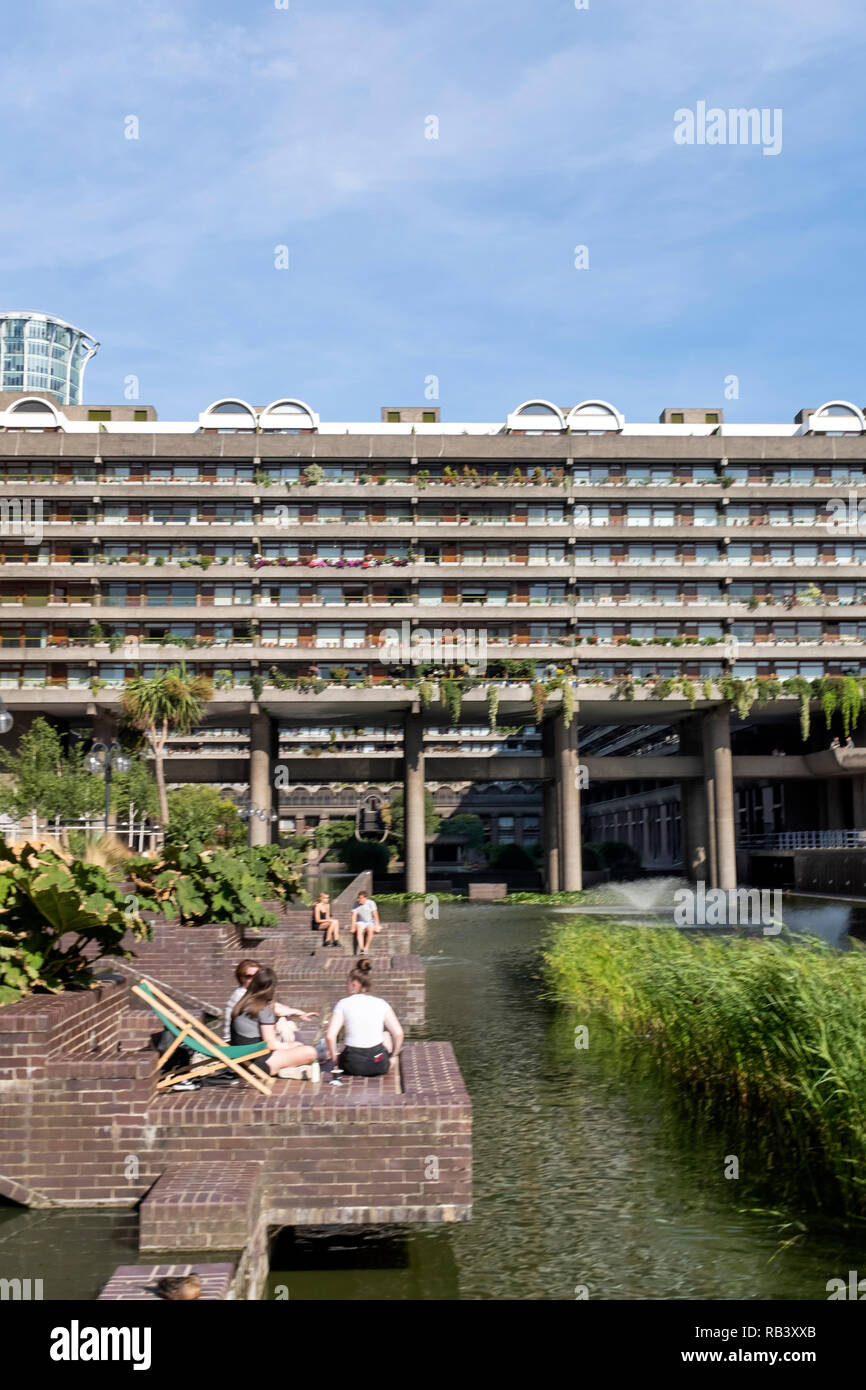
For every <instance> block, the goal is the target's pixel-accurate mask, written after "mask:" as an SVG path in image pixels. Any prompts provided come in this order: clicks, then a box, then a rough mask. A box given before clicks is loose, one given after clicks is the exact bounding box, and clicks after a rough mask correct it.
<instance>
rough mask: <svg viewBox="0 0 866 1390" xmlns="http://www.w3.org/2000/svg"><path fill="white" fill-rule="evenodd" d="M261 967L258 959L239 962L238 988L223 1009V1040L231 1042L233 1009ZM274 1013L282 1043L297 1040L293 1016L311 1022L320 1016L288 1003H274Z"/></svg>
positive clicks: (233, 991) (236, 973)
mask: <svg viewBox="0 0 866 1390" xmlns="http://www.w3.org/2000/svg"><path fill="white" fill-rule="evenodd" d="M260 969H261V966H260V965H259V962H258V961H257V960H249V959H247V960H242V961H239V962H238V965H237V968H236V970H235V979H236V980H237V982H238V987H237V989H233V990H232V992H231V994H230V995H229V998H228V1003H227V1004H226V1006H225V1009H224V1010H223V1042H231V1035H232V1010H233V1008H234V1006H235V1004H236V1003H237V1002H238V1000H239V999H243V997H244V995H245V994H246V992H247V989H248V988H249V986H250V983H251V982H252V981H253V980H254V979H255V977H256V975H257V973H258V971H259V970H260ZM274 1013H275V1014H276V1016H277V1037H278V1038H279V1040H280V1042H282V1043H292V1042H294V1041H295V1032H296V1029H295V1025H294V1023H292V1022H291V1020H292V1019H293V1018H299V1019H301V1020H302V1022H304V1023H309V1021H310V1019H311V1018H318V1017H319V1015H318V1014H317V1013H311V1014H307V1013H304V1011H303V1009H290V1008H289V1006H288V1004H277V1003H275V1004H274Z"/></svg>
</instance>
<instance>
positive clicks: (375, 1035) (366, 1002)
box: [325, 959, 403, 1076]
mask: <svg viewBox="0 0 866 1390" xmlns="http://www.w3.org/2000/svg"><path fill="white" fill-rule="evenodd" d="M372 975H373V967H372V965H371V964H370V962H369V960H366V959H365V960H359V961H358V964H357V965H356V966H355V968H354V969H353V970H351V971H350V972H349V993H348V994H347V995H346V997H345V999H341V1000H340V1001H339V1003H338V1004H337V1005H336V1006H335V1008H334V1012H333V1013H332V1014H331V1021H330V1023H329V1024H328V1031H327V1033H326V1034H325V1044H326V1046H327V1049H328V1056H329V1057H330V1059H331V1061H332V1062H338V1061H339V1065H340V1066H341V1067H342V1068H343V1071H344V1072H345V1073H346V1075H347V1076H382V1075H384V1073H385V1072H386V1071H389V1070H390V1068H391V1066H392V1064H393V1063H394V1062H396V1060H397V1058H398V1057H399V1055H400V1048H401V1047H402V1046H403V1029H402V1028H401V1027H400V1023H399V1020H398V1018H397V1015H396V1014H395V1013H394V1010H393V1009H392V1008H391V1005H390V1004H388V1003H386V1002H385V1000H384V999H379V998H377V996H376V995H375V994H371V993H370V986H371V985H372V983H373V979H372ZM341 1029H344V1030H345V1036H344V1038H343V1050H342V1052H340V1054H339V1059H338V1054H337V1038H338V1037H339V1035H340V1031H341Z"/></svg>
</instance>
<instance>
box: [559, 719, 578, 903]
mask: <svg viewBox="0 0 866 1390" xmlns="http://www.w3.org/2000/svg"><path fill="white" fill-rule="evenodd" d="M553 761H554V767H555V771H556V799H557V802H558V805H559V877H560V887H561V889H562V891H563V892H566V893H576V892H579V891H580V889H581V888H582V887H583V867H582V856H581V843H580V841H581V834H580V789H579V786H578V777H579V775H580V765H579V763H578V757H577V720H576V719H572V721H571V725H570V726H569V728H567V729H566V727H565V719H564V717H563V716H562V715H561V714H557V715H555V716H554V720H553Z"/></svg>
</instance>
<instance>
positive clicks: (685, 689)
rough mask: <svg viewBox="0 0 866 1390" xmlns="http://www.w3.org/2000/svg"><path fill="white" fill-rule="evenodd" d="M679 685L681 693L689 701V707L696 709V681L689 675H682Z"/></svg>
mask: <svg viewBox="0 0 866 1390" xmlns="http://www.w3.org/2000/svg"><path fill="white" fill-rule="evenodd" d="M679 687H680V694H681V695H682V696H683V697H684V698H685V699H686V700H688V702H689V709H694V707H695V704H696V703H697V691H696V689H695V683H694V681H693V680H690V679H689V677H688V676H680V678H679Z"/></svg>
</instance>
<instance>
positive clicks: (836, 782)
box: [824, 777, 845, 830]
mask: <svg viewBox="0 0 866 1390" xmlns="http://www.w3.org/2000/svg"><path fill="white" fill-rule="evenodd" d="M842 792H843V787H842V781H841V778H838V777H834V778H832V779H831V780H830V781H827V782H825V783H824V796H825V799H826V803H827V829H828V830H844V829H845V807H844V802H843V798H842Z"/></svg>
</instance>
